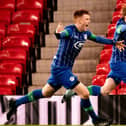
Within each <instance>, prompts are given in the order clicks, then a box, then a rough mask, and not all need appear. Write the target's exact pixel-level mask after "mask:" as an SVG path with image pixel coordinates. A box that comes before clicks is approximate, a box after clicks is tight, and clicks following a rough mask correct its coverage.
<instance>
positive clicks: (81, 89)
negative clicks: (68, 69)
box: [73, 82, 109, 126]
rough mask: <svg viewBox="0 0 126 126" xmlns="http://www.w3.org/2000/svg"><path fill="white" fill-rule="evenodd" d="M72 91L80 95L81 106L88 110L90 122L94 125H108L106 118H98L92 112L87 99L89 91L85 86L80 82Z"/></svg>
mask: <svg viewBox="0 0 126 126" xmlns="http://www.w3.org/2000/svg"><path fill="white" fill-rule="evenodd" d="M73 91H74V92H76V93H77V95H79V96H80V97H81V107H82V108H83V109H84V110H85V111H87V112H88V114H89V115H90V116H91V118H92V122H93V124H94V125H95V126H99V125H102V126H108V125H109V122H108V121H107V120H106V119H103V118H100V117H98V116H97V115H96V113H95V112H94V109H93V107H92V104H91V102H90V99H89V91H88V89H87V87H86V86H85V85H84V84H82V83H81V82H80V83H79V84H78V85H76V86H75V88H73Z"/></svg>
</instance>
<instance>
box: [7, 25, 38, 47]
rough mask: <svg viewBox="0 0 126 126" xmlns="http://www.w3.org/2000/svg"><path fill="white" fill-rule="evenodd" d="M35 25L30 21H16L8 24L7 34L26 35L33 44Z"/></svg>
mask: <svg viewBox="0 0 126 126" xmlns="http://www.w3.org/2000/svg"><path fill="white" fill-rule="evenodd" d="M35 33H36V32H35V27H34V26H33V25H32V24H31V23H18V24H11V25H9V26H8V30H7V35H8V36H14V35H16V36H22V35H23V36H26V37H28V38H29V39H30V40H31V41H32V45H34V41H35Z"/></svg>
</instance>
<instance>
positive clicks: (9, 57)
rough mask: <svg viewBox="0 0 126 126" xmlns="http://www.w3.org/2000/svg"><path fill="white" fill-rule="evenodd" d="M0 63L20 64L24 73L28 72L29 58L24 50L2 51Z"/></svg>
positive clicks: (0, 52)
mask: <svg viewBox="0 0 126 126" xmlns="http://www.w3.org/2000/svg"><path fill="white" fill-rule="evenodd" d="M0 62H2V63H8V62H13V63H20V64H21V65H22V66H23V73H25V72H26V65H27V57H26V51H24V50H23V49H18V50H17V49H6V50H1V51H0Z"/></svg>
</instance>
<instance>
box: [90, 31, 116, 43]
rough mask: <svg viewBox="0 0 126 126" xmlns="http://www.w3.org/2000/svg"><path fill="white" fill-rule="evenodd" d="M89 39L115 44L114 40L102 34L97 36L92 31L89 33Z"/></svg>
mask: <svg viewBox="0 0 126 126" xmlns="http://www.w3.org/2000/svg"><path fill="white" fill-rule="evenodd" d="M88 39H89V40H92V41H94V42H97V43H101V44H110V45H114V44H115V42H114V40H111V39H107V38H104V37H101V36H96V35H95V34H93V33H91V32H89V33H88Z"/></svg>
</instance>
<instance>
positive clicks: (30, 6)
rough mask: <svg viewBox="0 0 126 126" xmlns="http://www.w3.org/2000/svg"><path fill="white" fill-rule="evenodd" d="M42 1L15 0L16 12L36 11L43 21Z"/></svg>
mask: <svg viewBox="0 0 126 126" xmlns="http://www.w3.org/2000/svg"><path fill="white" fill-rule="evenodd" d="M44 3H45V2H44V0H25V1H24V0H17V4H16V9H17V10H38V11H39V13H40V14H41V19H43V9H44V7H45V6H46V5H44Z"/></svg>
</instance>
